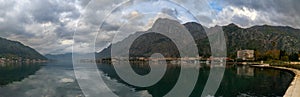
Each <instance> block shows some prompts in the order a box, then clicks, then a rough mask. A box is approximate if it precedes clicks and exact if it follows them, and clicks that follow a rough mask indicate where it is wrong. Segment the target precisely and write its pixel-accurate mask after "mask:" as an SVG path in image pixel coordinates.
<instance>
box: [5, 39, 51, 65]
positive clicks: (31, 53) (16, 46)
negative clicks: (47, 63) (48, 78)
mask: <svg viewBox="0 0 300 97" xmlns="http://www.w3.org/2000/svg"><path fill="white" fill-rule="evenodd" d="M0 57H5V58H12V57H14V58H18V57H22V58H24V59H41V60H46V59H47V58H46V57H44V56H43V55H41V54H40V53H39V52H37V51H36V50H34V49H32V48H30V47H29V46H25V45H23V44H22V43H20V42H17V41H11V40H7V39H4V38H1V37H0Z"/></svg>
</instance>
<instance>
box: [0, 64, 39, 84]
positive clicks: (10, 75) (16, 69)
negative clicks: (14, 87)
mask: <svg viewBox="0 0 300 97" xmlns="http://www.w3.org/2000/svg"><path fill="white" fill-rule="evenodd" d="M41 66H42V65H41V64H38V63H32V64H26V63H23V64H22V63H10V64H1V65H0V86H3V85H7V84H9V83H12V82H15V81H21V80H22V79H24V78H27V77H28V76H30V75H33V74H34V73H35V72H36V71H38V70H39V69H40V68H41Z"/></svg>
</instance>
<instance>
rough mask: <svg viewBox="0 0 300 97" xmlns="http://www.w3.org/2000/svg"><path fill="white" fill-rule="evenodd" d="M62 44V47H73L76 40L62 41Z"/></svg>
mask: <svg viewBox="0 0 300 97" xmlns="http://www.w3.org/2000/svg"><path fill="white" fill-rule="evenodd" d="M60 44H62V45H72V44H74V40H61V41H60Z"/></svg>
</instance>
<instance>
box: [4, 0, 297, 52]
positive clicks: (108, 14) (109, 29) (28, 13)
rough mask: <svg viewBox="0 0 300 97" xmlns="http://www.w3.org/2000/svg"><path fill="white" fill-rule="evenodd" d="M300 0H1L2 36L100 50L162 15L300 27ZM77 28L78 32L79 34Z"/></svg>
mask: <svg viewBox="0 0 300 97" xmlns="http://www.w3.org/2000/svg"><path fill="white" fill-rule="evenodd" d="M297 4H300V1H299V0H130V1H126V0H0V8H1V10H0V37H4V38H7V39H10V40H16V41H20V42H21V43H23V44H25V45H27V46H30V47H32V48H34V49H36V50H37V51H38V52H40V53H42V54H62V53H69V52H72V51H74V52H78V53H79V52H81V53H88V52H93V51H100V50H102V49H103V48H105V47H107V46H108V45H109V44H110V43H112V42H113V41H120V40H122V39H123V38H124V37H126V36H128V35H130V34H132V33H134V32H137V31H145V30H147V29H149V28H150V27H151V25H152V24H153V23H154V21H155V20H156V19H157V18H172V19H175V20H178V21H179V22H181V23H186V22H198V23H200V24H202V25H204V26H207V27H213V26H216V25H221V26H224V25H228V24H230V23H235V24H237V25H238V26H240V27H243V28H247V27H251V26H254V25H265V24H267V25H274V26H291V27H294V28H300V12H298V10H300V6H298V5H297ZM74 33H75V34H74Z"/></svg>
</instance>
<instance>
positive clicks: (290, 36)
mask: <svg viewBox="0 0 300 97" xmlns="http://www.w3.org/2000/svg"><path fill="white" fill-rule="evenodd" d="M170 25H171V26H172V25H173V26H174V25H175V26H178V25H179V23H178V22H176V21H174V20H169V19H158V20H156V22H155V23H154V25H153V27H152V28H151V29H149V30H148V31H145V32H150V33H147V34H143V33H142V32H137V33H135V34H132V35H130V36H129V37H127V38H126V39H124V40H123V41H121V42H118V43H116V44H114V46H116V48H119V47H124V46H122V45H124V44H126V42H128V41H133V40H132V39H134V38H137V37H138V38H137V39H136V40H134V42H133V44H132V45H131V46H130V49H129V52H130V56H132V57H138V56H144V57H147V56H150V55H151V54H153V53H162V54H163V55H164V56H165V57H178V56H179V53H178V51H177V48H176V45H175V44H174V43H173V42H172V41H171V40H170V39H169V38H167V37H166V36H163V35H161V34H158V33H155V32H153V31H152V30H153V29H157V28H158V29H166V30H167V29H168V26H170ZM180 25H181V24H180ZM183 26H184V27H185V28H186V29H187V30H188V31H189V33H190V34H191V35H192V36H193V38H194V40H195V42H196V44H197V47H198V50H199V55H200V56H206V57H208V56H210V44H209V40H208V36H207V34H206V32H205V30H204V27H203V26H202V25H201V24H198V23H195V22H189V23H186V24H183ZM222 28H223V31H224V34H225V38H226V45H227V55H228V56H230V57H235V56H236V52H237V50H240V49H253V50H257V51H259V52H265V51H268V50H274V49H276V50H284V51H286V52H289V53H293V52H298V51H300V30H299V29H294V28H291V27H283V26H268V25H263V26H253V27H250V28H241V27H239V26H237V25H235V24H229V25H227V26H223V27H222ZM208 29H212V28H208ZM177 30H180V29H177ZM141 34H143V35H141ZM212 34H218V33H214V32H209V34H208V35H212ZM140 35H141V36H140ZM182 40H183V41H184V40H185V39H182ZM188 45H189V44H187V48H186V49H187V50H188V48H189V47H188ZM119 49H120V52H117V53H119V54H122V51H121V50H122V49H124V48H119ZM110 52H111V46H109V47H107V48H105V49H104V50H102V51H101V52H100V53H98V54H97V57H98V58H108V57H110Z"/></svg>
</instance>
